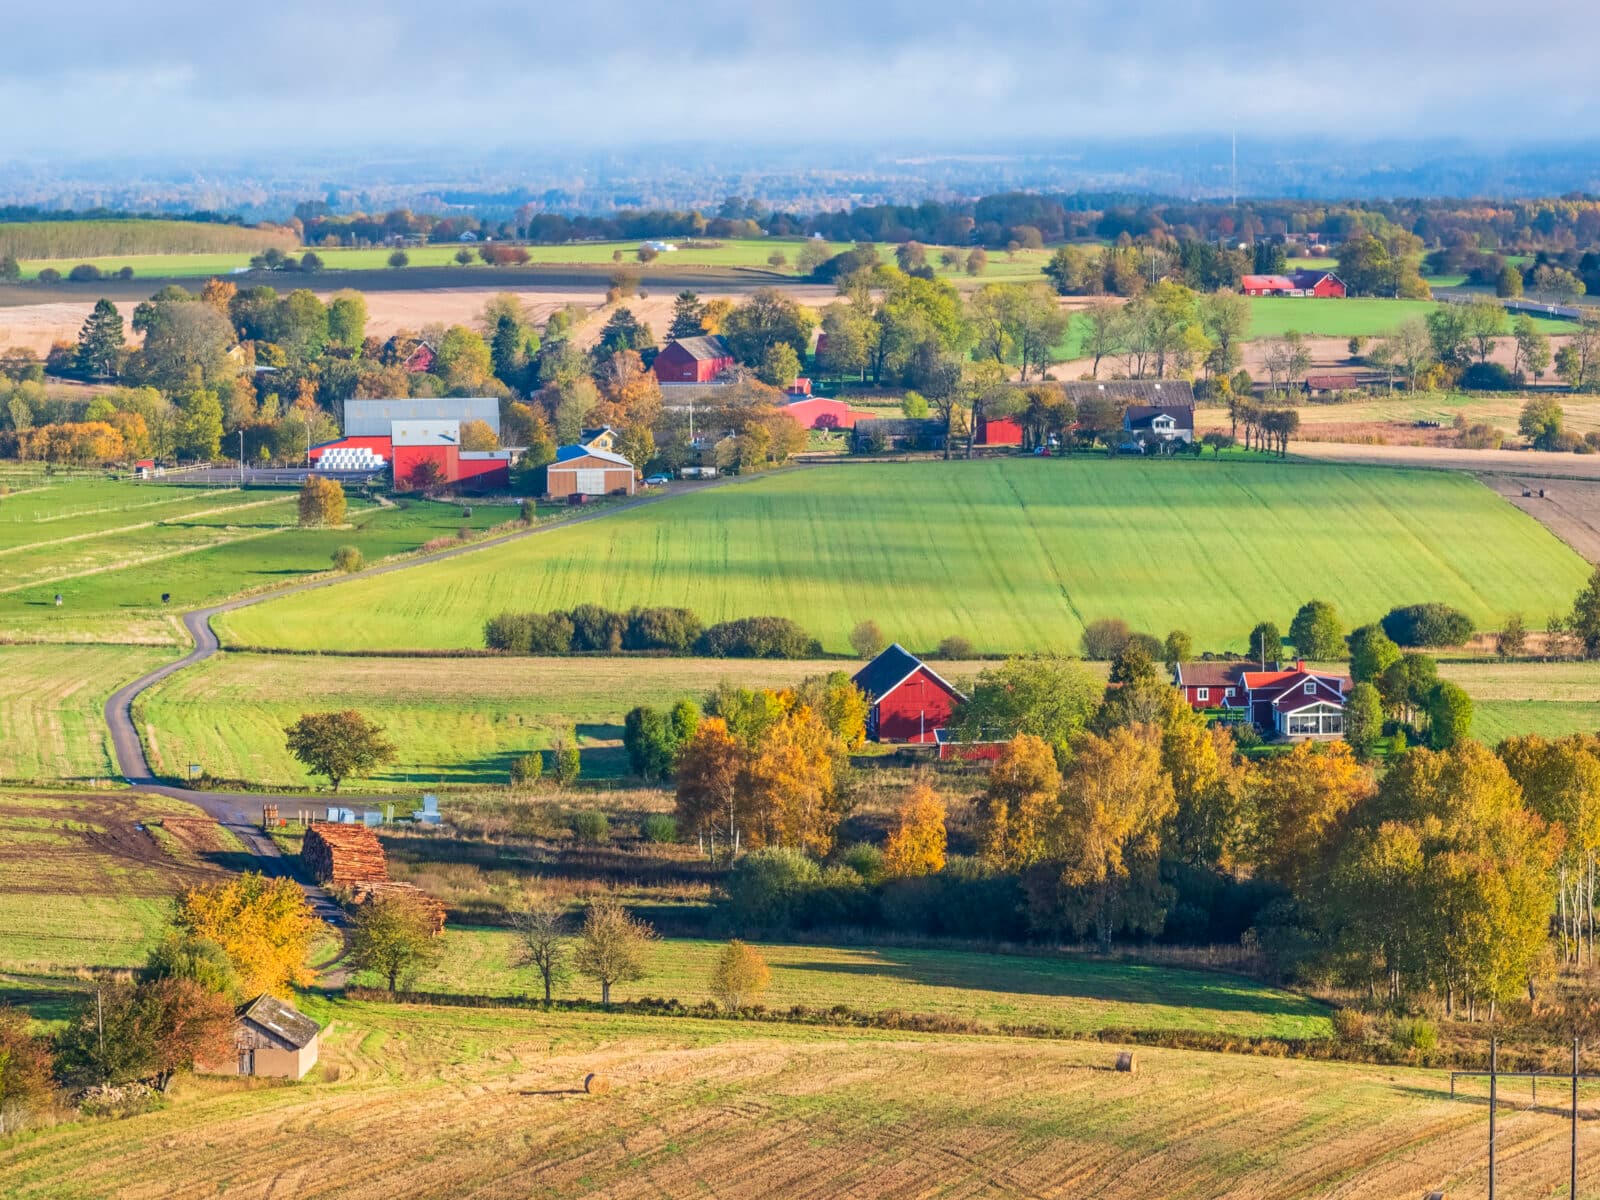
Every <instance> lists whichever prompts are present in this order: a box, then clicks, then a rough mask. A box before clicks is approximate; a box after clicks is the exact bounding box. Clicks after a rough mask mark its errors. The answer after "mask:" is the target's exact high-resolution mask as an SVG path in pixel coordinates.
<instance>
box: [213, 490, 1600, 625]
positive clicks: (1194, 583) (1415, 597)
mask: <svg viewBox="0 0 1600 1200" xmlns="http://www.w3.org/2000/svg"><path fill="white" fill-rule="evenodd" d="M1587 573H1588V572H1587V569H1586V568H1585V566H1584V564H1583V562H1582V560H1581V559H1579V558H1578V556H1577V555H1575V554H1574V553H1573V552H1572V551H1570V550H1569V549H1567V548H1566V547H1565V546H1564V545H1562V543H1561V542H1560V541H1558V540H1557V539H1556V538H1555V537H1554V536H1553V535H1552V534H1550V533H1549V532H1548V531H1546V530H1545V529H1543V528H1542V527H1541V526H1539V525H1538V523H1537V522H1535V521H1533V520H1532V519H1531V518H1529V517H1527V516H1525V515H1523V514H1522V513H1520V512H1518V511H1517V510H1516V509H1514V508H1513V507H1512V506H1511V505H1509V504H1507V503H1506V502H1505V501H1503V500H1501V499H1500V498H1499V497H1497V496H1495V495H1494V494H1493V493H1492V492H1490V491H1489V490H1488V489H1487V488H1485V487H1483V486H1482V485H1480V484H1478V483H1476V482H1475V481H1473V480H1471V479H1467V478H1464V477H1460V476H1454V475H1446V474H1442V473H1437V472H1423V471H1395V470H1375V469H1361V468H1340V467H1332V466H1308V465H1303V464H1294V463H1282V464H1278V463H1244V462H1214V461H1202V462H1166V463H1148V462H1133V461H1127V460H1105V459H1099V458H1094V459H1088V458H1072V459H1065V460H1063V459H1044V460H1015V459H1014V460H1005V461H986V462H973V463H948V464H946V463H932V462H919V463H910V464H902V465H876V466H834V467H818V468H814V469H805V470H797V471H793V472H788V473H785V474H782V475H777V476H772V477H768V478H763V479H754V480H744V481H739V482H738V483H736V484H734V485H732V486H728V487H723V488H717V489H714V490H711V491H707V492H703V493H700V494H697V495H691V496H685V497H681V498H678V499H675V500H673V501H671V502H670V503H666V504H658V505H652V506H649V507H648V508H643V509H638V510H634V511H631V512H625V513H620V514H618V515H617V516H615V517H612V518H607V519H606V521H605V522H603V523H601V524H595V525H590V526H587V527H577V528H573V529H566V530H560V529H557V530H552V531H550V532H549V533H547V534H544V535H541V536H538V537H534V538H530V539H527V540H525V541H522V542H519V543H516V544H514V545H511V546H506V547H502V548H498V549H495V550H490V551H485V552H483V553H480V554H471V555H467V556H464V557H462V558H459V559H455V560H453V561H450V562H446V563H439V564H434V565H430V566H424V567H418V568H417V569H416V570H415V571H408V572H406V573H404V575H403V576H396V577H391V578H381V579H372V580H358V581H355V582H352V583H351V584H349V585H347V586H344V587H340V588H337V589H334V590H333V591H331V592H329V593H325V594H323V595H319V596H315V597H306V596H298V597H286V598H284V599H282V600H274V601H269V602H267V603H265V604H262V605H258V606H254V607H251V608H249V609H244V610H240V611H238V612H235V613H229V614H227V615H226V616H225V617H224V618H223V620H222V621H221V622H220V624H221V627H222V630H223V632H224V635H225V638H226V640H227V641H229V642H230V643H232V644H236V645H250V646H287V647H301V648H315V649H325V650H339V649H359V648H382V649H402V648H449V647H469V646H477V645H481V644H482V628H483V622H484V620H485V619H486V618H488V617H490V616H492V615H494V614H495V613H497V612H501V611H503V610H505V609H508V608H519V609H540V610H542V609H550V608H558V607H559V608H565V607H570V606H571V605H572V604H575V603H578V602H582V601H594V602H599V603H603V604H609V605H612V606H614V607H618V608H623V609H626V608H628V607H630V606H632V605H635V604H677V605H684V606H686V607H689V608H691V609H693V610H695V611H696V612H697V613H699V614H700V616H701V617H702V618H703V619H705V620H707V621H715V620H724V619H727V618H731V617H744V616H751V615H756V614H774V615H779V616H787V617H792V618H794V619H795V620H797V621H799V622H800V623H801V624H802V625H804V626H805V627H806V628H807V629H808V630H809V631H810V632H811V633H812V634H814V635H815V636H817V637H819V638H820V639H821V640H822V643H823V645H824V647H825V648H826V649H828V650H829V651H832V652H845V651H846V647H847V638H848V634H849V631H850V630H851V628H852V627H853V626H854V625H855V624H856V623H857V622H859V621H862V620H866V619H869V618H870V619H872V620H875V621H877V622H878V623H879V625H880V626H881V627H882V629H883V632H884V633H885V634H886V635H887V636H888V637H889V638H891V639H894V640H898V641H900V642H902V643H903V644H905V645H906V646H907V647H908V648H910V649H912V650H914V651H927V650H929V649H931V648H932V647H934V646H935V645H937V643H938V642H939V640H940V639H941V638H944V637H948V636H951V635H953V634H959V635H961V636H964V637H967V638H969V639H971V641H972V642H973V644H974V645H975V647H976V648H977V649H978V650H980V651H982V652H1003V651H1020V650H1046V649H1052V648H1054V649H1062V650H1067V651H1069V652H1072V651H1075V650H1076V648H1077V646H1078V641H1079V636H1080V634H1081V631H1082V628H1083V625H1084V624H1085V623H1086V622H1088V621H1093V620H1096V619H1098V618H1101V617H1112V616H1117V617H1122V618H1124V619H1126V620H1127V621H1129V622H1130V623H1131V624H1132V625H1133V626H1134V627H1135V628H1138V629H1147V630H1152V631H1154V632H1156V633H1157V634H1158V635H1160V634H1164V633H1165V632H1166V631H1167V630H1169V629H1171V628H1174V627H1181V628H1184V629H1187V630H1188V631H1189V632H1190V633H1191V634H1192V635H1193V637H1194V639H1195V645H1196V647H1197V649H1213V650H1224V649H1230V648H1234V649H1240V648H1242V647H1243V644H1244V640H1245V637H1246V635H1247V634H1248V631H1249V630H1250V628H1251V627H1252V626H1253V625H1254V624H1255V623H1256V622H1257V621H1259V620H1262V619H1264V618H1270V619H1272V620H1275V621H1277V622H1279V624H1280V626H1282V627H1287V625H1288V622H1289V619H1290V618H1291V617H1292V616H1293V614H1294V611H1295V609H1296V608H1297V607H1298V606H1299V605H1300V604H1301V603H1302V602H1304V601H1305V600H1307V599H1310V598H1311V597H1313V596H1320V597H1324V598H1327V599H1330V600H1332V601H1334V602H1335V603H1336V604H1337V605H1338V606H1339V608H1340V610H1341V612H1342V613H1343V615H1344V617H1345V619H1346V621H1347V623H1349V624H1351V625H1354V624H1356V623H1359V622H1363V621H1369V620H1373V619H1376V618H1377V617H1378V616H1380V615H1382V613H1383V612H1385V611H1387V609H1388V608H1389V607H1391V606H1392V605H1394V604H1398V603H1409V602H1414V601H1419V600H1424V599H1426V600H1440V601H1444V602H1446V603H1450V604H1454V605H1457V606H1458V607H1460V608H1462V609H1464V610H1465V611H1466V612H1468V613H1469V614H1470V615H1471V616H1473V618H1474V619H1475V620H1477V621H1479V622H1481V623H1483V625H1484V626H1485V627H1492V624H1493V622H1495V621H1498V620H1499V619H1500V618H1501V617H1502V616H1503V615H1504V614H1505V613H1507V612H1512V611H1526V612H1542V611H1544V610H1545V609H1546V608H1547V607H1548V605H1549V597H1551V596H1552V595H1554V596H1571V595H1574V594H1575V593H1576V592H1577V589H1578V588H1579V587H1580V586H1581V585H1582V583H1583V581H1584V579H1585V578H1586V576H1587Z"/></svg>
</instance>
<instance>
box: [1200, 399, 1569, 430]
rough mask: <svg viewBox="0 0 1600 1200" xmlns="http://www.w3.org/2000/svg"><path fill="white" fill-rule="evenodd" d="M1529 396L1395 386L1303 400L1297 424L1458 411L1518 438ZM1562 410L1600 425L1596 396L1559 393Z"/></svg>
mask: <svg viewBox="0 0 1600 1200" xmlns="http://www.w3.org/2000/svg"><path fill="white" fill-rule="evenodd" d="M1527 400H1528V397H1527V396H1526V395H1522V394H1518V393H1507V394H1503V395H1496V394H1492V393H1484V392H1477V393H1466V392H1416V393H1408V392H1401V391H1397V392H1395V393H1394V394H1393V395H1392V396H1391V395H1383V394H1379V395H1376V396H1370V397H1362V398H1360V399H1357V400H1352V401H1349V402H1347V403H1337V404H1334V403H1323V402H1318V403H1314V404H1301V405H1299V407H1298V408H1297V410H1296V411H1298V412H1299V414H1300V425H1301V428H1302V430H1303V431H1304V432H1305V433H1307V434H1314V433H1315V432H1316V426H1318V425H1325V424H1337V425H1349V424H1368V423H1385V424H1396V425H1408V426H1409V425H1414V424H1415V423H1416V422H1418V421H1438V422H1439V423H1440V424H1442V425H1446V426H1448V425H1450V424H1451V423H1452V422H1454V421H1455V419H1456V417H1457V416H1460V417H1462V418H1463V419H1465V420H1466V421H1468V422H1471V423H1477V422H1479V421H1484V422H1487V423H1488V424H1490V425H1494V426H1497V427H1498V428H1500V429H1501V430H1503V431H1504V432H1505V433H1506V434H1507V435H1508V436H1509V437H1510V438H1512V439H1515V438H1516V437H1517V421H1518V418H1519V417H1520V416H1521V413H1522V406H1523V405H1524V404H1526V403H1527ZM1560 403H1561V409H1562V412H1563V413H1565V414H1566V421H1565V428H1568V429H1571V430H1573V431H1574V432H1576V433H1579V434H1584V433H1588V432H1589V431H1591V430H1595V429H1600V401H1596V400H1594V399H1592V398H1585V397H1583V396H1572V395H1563V396H1562V397H1561V398H1560ZM1195 426H1196V428H1197V429H1227V428H1228V410H1227V409H1226V408H1217V407H1204V406H1202V407H1200V408H1197V409H1196V411H1195Z"/></svg>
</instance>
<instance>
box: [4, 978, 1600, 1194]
mask: <svg viewBox="0 0 1600 1200" xmlns="http://www.w3.org/2000/svg"><path fill="white" fill-rule="evenodd" d="M301 1003H302V1004H303V1006H304V1008H305V1009H306V1011H307V1012H308V1013H309V1014H310V1015H311V1016H313V1017H314V1018H315V1019H317V1020H318V1021H320V1022H322V1023H324V1024H325V1025H327V1026H328V1030H327V1032H326V1033H325V1034H324V1035H323V1043H322V1059H323V1063H324V1064H325V1065H324V1066H323V1067H322V1068H321V1069H320V1070H319V1071H317V1072H315V1073H314V1074H313V1075H312V1076H310V1077H308V1079H307V1080H306V1081H305V1082H303V1083H300V1084H298V1085H289V1086H272V1085H265V1086H254V1087H252V1086H249V1085H246V1084H241V1083H236V1082H232V1081H221V1080H191V1079H184V1080H180V1082H179V1084H178V1086H177V1087H176V1088H175V1089H174V1092H173V1095H172V1096H171V1098H170V1101H169V1105H168V1106H167V1107H166V1108H165V1110H163V1111H159V1112H153V1113H147V1114H144V1115H141V1116H136V1117H132V1118H128V1119H125V1120H120V1121H116V1122H114V1123H77V1124H69V1125H62V1126H57V1127H55V1128H52V1129H46V1130H41V1131H39V1132H36V1133H33V1134H30V1135H27V1136H26V1137H24V1138H20V1139H18V1140H16V1141H14V1142H12V1143H10V1144H8V1145H5V1146H4V1147H0V1175H3V1176H4V1177H5V1178H6V1180H7V1181H8V1191H9V1193H10V1195H12V1196H13V1197H15V1198H16V1200H68V1198H78V1197H89V1196H107V1195H119V1196H128V1197H145V1196H150V1197H153V1196H157V1195H175V1194H176V1195H200V1194H213V1193H216V1192H222V1191H225V1192H227V1193H228V1194H229V1195H245V1196H262V1195H268V1194H272V1195H278V1194H294V1195H303V1196H334V1195H337V1196H340V1197H343V1198H345V1200H380V1198H381V1200H412V1198H422V1197H430V1198H431V1197H447V1196H448V1197H479V1198H484V1200H487V1198H488V1197H499V1196H563V1197H581V1196H607V1197H612V1198H616V1200H632V1198H643V1197H650V1198H652V1200H661V1198H668V1200H677V1198H679V1197H684V1198H687V1197H694V1196H704V1195H718V1196H724V1197H738V1198H745V1197H750V1198H755V1197H769V1196H815V1197H822V1196H866V1195H871V1196H877V1197H884V1198H886V1200H911V1198H913V1197H923V1196H928V1195H958V1196H976V1195H1050V1196H1056V1197H1062V1198H1063V1200H1091V1198H1093V1200H1144V1198H1145V1197H1151V1196H1160V1197H1163V1198H1170V1200H1198V1198H1201V1197H1217V1196H1224V1195H1226V1196H1229V1197H1236V1198H1239V1200H1267V1198H1269V1197H1280V1196H1283V1195H1286V1194H1288V1195H1297V1196H1333V1195H1337V1196H1338V1197H1339V1198H1340V1200H1392V1198H1393V1197H1395V1196H1420V1195H1422V1194H1423V1193H1424V1192H1425V1191H1428V1190H1430V1189H1432V1188H1435V1187H1445V1188H1446V1189H1447V1190H1448V1192H1449V1194H1451V1195H1476V1194H1480V1193H1481V1189H1482V1187H1483V1165H1484V1164H1483V1153H1484V1151H1483V1144H1484V1136H1485V1129H1486V1124H1485V1122H1486V1118H1485V1112H1484V1108H1483V1105H1482V1102H1481V1097H1480V1098H1478V1099H1476V1100H1466V1099H1464V1100H1459V1101H1452V1100H1450V1099H1449V1096H1448V1088H1447V1084H1446V1081H1445V1078H1444V1076H1443V1075H1442V1074H1440V1073H1438V1072H1429V1071H1420V1070H1414V1069H1408V1068H1394V1067H1384V1068H1376V1067H1368V1066H1345V1065H1332V1064H1322V1063H1309V1062H1300V1061H1293V1060H1277V1059H1267V1058H1244V1057H1236V1056H1232V1055H1218V1054H1198V1053H1191V1052H1184V1051H1172V1050H1141V1051H1139V1068H1140V1069H1139V1073H1137V1074H1117V1073H1114V1072H1112V1071H1110V1070H1109V1069H1108V1067H1109V1064H1110V1062H1111V1060H1112V1058H1113V1056H1114V1051H1115V1048H1114V1047H1112V1046H1105V1045H1098V1044H1093V1043H1071V1042H1067V1043H1053V1042H1043V1041H1032V1040H1026V1039H1005V1038H993V1037H939V1036H931V1035H916V1034H905V1033H883V1032H875V1031H842V1030H823V1029H814V1028H798V1027H786V1026H767V1025H756V1024H748V1023H740V1024H734V1023H729V1022H719V1021H671V1022H669V1021H663V1020H659V1019H651V1018H644V1017H628V1016H621V1015H617V1016H603V1015H592V1014H583V1015H578V1014H564V1013H558V1014H542V1013H537V1012H527V1011H495V1010H469V1009H448V1008H431V1007H424V1006H402V1007H394V1006H389V1005H385V1004H376V1003H360V1002H353V1001H345V1000H325V999H321V998H317V997H305V998H303V1000H302V1001H301ZM591 1071H593V1072H598V1073H600V1074H601V1075H602V1076H604V1077H605V1078H606V1079H607V1080H608V1081H610V1083H611V1085H612V1086H611V1091H610V1093H609V1094H608V1095H605V1096H586V1095H584V1094H583V1091H582V1081H583V1078H584V1076H585V1075H586V1074H588V1073H589V1072H591ZM1512 1086H1514V1085H1510V1084H1508V1085H1507V1089H1506V1090H1505V1091H1503V1093H1502V1094H1503V1095H1504V1096H1505V1097H1506V1098H1507V1099H1512V1097H1513V1096H1515V1098H1516V1099H1517V1100H1519V1101H1520V1100H1523V1099H1524V1093H1522V1092H1521V1091H1516V1092H1512V1091H1511V1090H1510V1089H1511V1087H1512ZM1501 1128H1502V1132H1501V1139H1502V1140H1501V1143H1500V1163H1501V1171H1500V1176H1499V1182H1500V1185H1501V1187H1502V1188H1503V1189H1504V1194H1505V1195H1507V1196H1533V1195H1552V1194H1559V1189H1560V1188H1561V1187H1563V1186H1564V1183H1565V1179H1566V1175H1565V1172H1566V1156H1565V1145H1566V1142H1565V1139H1566V1136H1567V1125H1566V1123H1565V1121H1564V1120H1563V1117H1562V1114H1561V1111H1560V1110H1559V1107H1556V1108H1550V1109H1538V1110H1522V1109H1520V1108H1519V1109H1518V1110H1517V1111H1515V1112H1513V1113H1511V1114H1502V1126H1501ZM1579 1138H1580V1152H1581V1154H1582V1156H1583V1158H1582V1161H1583V1162H1584V1163H1585V1164H1588V1165H1586V1166H1585V1167H1584V1171H1585V1176H1584V1178H1585V1181H1586V1182H1587V1183H1593V1182H1594V1181H1595V1180H1596V1179H1597V1178H1600V1167H1597V1166H1596V1165H1595V1164H1596V1163H1597V1156H1596V1154H1595V1151H1596V1149H1600V1125H1597V1124H1596V1123H1595V1122H1591V1121H1585V1122H1583V1124H1582V1126H1581V1127H1580V1132H1579Z"/></svg>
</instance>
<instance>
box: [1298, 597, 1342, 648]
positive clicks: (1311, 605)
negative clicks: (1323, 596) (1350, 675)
mask: <svg viewBox="0 0 1600 1200" xmlns="http://www.w3.org/2000/svg"><path fill="white" fill-rule="evenodd" d="M1289 640H1290V641H1291V642H1293V643H1294V648H1295V652H1296V653H1297V654H1299V656H1300V657H1301V658H1304V659H1309V660H1312V661H1316V662H1327V661H1330V660H1332V659H1336V658H1342V657H1344V650H1345V645H1344V625H1343V623H1342V622H1341V621H1340V620H1339V610H1338V609H1336V608H1335V607H1334V606H1333V605H1332V604H1330V603H1329V602H1328V601H1326V600H1310V601H1307V602H1306V603H1305V604H1302V605H1301V606H1300V611H1299V612H1297V613H1295V615H1294V620H1293V621H1291V622H1290V623H1289Z"/></svg>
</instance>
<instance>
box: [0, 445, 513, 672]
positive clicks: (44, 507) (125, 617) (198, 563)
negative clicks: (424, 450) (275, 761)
mask: <svg viewBox="0 0 1600 1200" xmlns="http://www.w3.org/2000/svg"><path fill="white" fill-rule="evenodd" d="M40 478H41V480H43V479H44V477H40ZM461 511H462V510H461V508H460V507H459V506H457V505H454V504H443V503H433V502H428V501H415V502H409V501H408V502H402V504H401V505H400V506H399V507H395V508H380V507H379V506H377V505H374V504H368V503H365V502H363V501H360V500H358V499H355V498H352V499H351V501H350V508H349V515H348V517H347V519H346V526H345V527H344V528H339V529H301V528H299V526H298V517H297V510H296V501H295V493H294V492H293V491H274V490H268V489H249V490H245V491H239V490H237V489H233V488H206V487H199V488H190V487H172V486H163V485H143V484H134V483H131V482H127V481H113V480H110V479H105V478H93V477H84V476H76V477H69V478H67V479H65V480H63V481H59V482H55V481H43V482H40V483H38V484H36V485H35V486H32V487H22V488H18V489H17V490H16V491H14V492H13V493H12V494H11V495H9V496H5V497H3V498H0V638H9V639H14V640H30V641H53V642H67V641H79V642H84V641H125V642H152V643H182V642H184V641H185V640H186V639H185V637H184V635H183V634H182V631H181V630H180V629H179V628H178V624H177V618H176V615H175V613H176V612H177V611H181V610H183V609H187V608H193V607H196V606H198V605H201V604H205V603H208V602H211V601H215V600H219V599H222V598H223V597H226V596H229V595H233V594H235V593H237V592H241V591H247V590H251V589H255V588H260V587H265V586H270V585H273V584H279V583H284V582H287V581H289V580H292V579H293V578H294V577H295V576H297V575H304V574H309V573H312V572H317V571H325V570H328V569H329V559H330V556H331V555H332V554H333V552H334V550H336V549H337V548H338V547H340V546H343V545H347V544H348V545H354V546H357V547H358V548H360V550H361V551H362V553H363V555H364V556H365V557H366V559H367V561H368V562H374V561H376V560H378V559H380V558H385V557H388V556H390V555H394V554H401V553H405V552H407V551H410V550H414V549H416V548H417V547H418V546H420V545H422V544H423V543H424V542H427V541H429V540H431V539H433V538H437V537H446V536H451V535H453V534H455V533H456V532H457V531H458V530H459V529H460V528H462V527H463V526H465V527H467V528H469V529H475V530H481V529H486V528H488V527H490V526H492V525H495V524H498V523H499V522H502V521H505V520H508V519H511V518H512V517H514V516H515V515H516V511H515V510H514V509H512V508H509V507H505V506H495V505H475V506H473V515H472V516H471V517H463V516H462V515H461ZM163 593H167V594H169V595H170V596H171V601H170V603H169V604H167V605H163V604H162V602H161V596H162V594H163ZM57 594H60V596H61V598H62V603H61V605H60V606H59V607H58V606H57V605H56V604H55V602H54V597H55V596H56V595H57Z"/></svg>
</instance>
